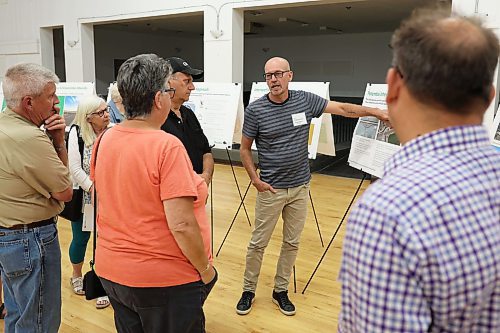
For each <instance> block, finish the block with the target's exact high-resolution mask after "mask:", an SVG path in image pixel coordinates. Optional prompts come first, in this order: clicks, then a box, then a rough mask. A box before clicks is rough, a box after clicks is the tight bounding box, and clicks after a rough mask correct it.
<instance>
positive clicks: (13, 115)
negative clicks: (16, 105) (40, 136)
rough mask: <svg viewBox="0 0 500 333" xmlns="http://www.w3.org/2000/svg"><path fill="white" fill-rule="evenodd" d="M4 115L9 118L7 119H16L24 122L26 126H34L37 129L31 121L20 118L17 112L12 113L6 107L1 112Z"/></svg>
mask: <svg viewBox="0 0 500 333" xmlns="http://www.w3.org/2000/svg"><path fill="white" fill-rule="evenodd" d="M3 113H4V114H5V115H7V116H9V117H12V118H16V119H19V120H21V121H23V122H25V123H26V124H29V125H31V126H35V127H38V126H36V125H35V124H33V123H32V122H31V121H29V120H28V119H26V118H24V117H23V116H21V115H20V114H19V113H17V112H14V111H12V110H11V109H9V108H8V107H6V108H5V110H4V112H3Z"/></svg>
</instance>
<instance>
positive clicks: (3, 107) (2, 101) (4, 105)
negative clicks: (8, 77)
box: [0, 82, 7, 112]
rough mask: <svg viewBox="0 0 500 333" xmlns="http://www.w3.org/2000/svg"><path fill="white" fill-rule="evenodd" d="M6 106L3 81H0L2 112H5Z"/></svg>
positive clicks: (0, 110)
mask: <svg viewBox="0 0 500 333" xmlns="http://www.w3.org/2000/svg"><path fill="white" fill-rule="evenodd" d="M6 106H7V105H6V104H5V99H4V98H3V89H2V82H0V112H3V110H4V109H5V107H6Z"/></svg>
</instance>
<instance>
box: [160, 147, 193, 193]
mask: <svg viewBox="0 0 500 333" xmlns="http://www.w3.org/2000/svg"><path fill="white" fill-rule="evenodd" d="M172 139H173V140H175V141H176V143H175V144H174V145H173V146H171V147H169V148H167V149H166V151H165V153H164V155H163V158H162V161H161V165H160V198H161V200H162V201H164V200H169V199H173V198H180V197H195V198H196V197H197V196H198V193H197V190H196V184H195V181H194V176H195V173H194V171H193V166H192V164H191V161H190V160H189V156H188V154H187V152H186V149H185V148H184V146H183V145H182V143H181V142H180V141H179V140H178V139H177V138H172Z"/></svg>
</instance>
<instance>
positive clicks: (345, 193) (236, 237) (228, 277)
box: [0, 164, 368, 333]
mask: <svg viewBox="0 0 500 333" xmlns="http://www.w3.org/2000/svg"><path fill="white" fill-rule="evenodd" d="M235 172H236V177H237V179H238V182H239V185H240V189H241V191H242V193H244V191H245V189H246V186H247V185H248V177H247V175H246V172H245V170H244V169H243V168H240V167H236V168H235ZM358 185H359V180H356V179H347V178H340V177H333V176H326V175H320V174H314V175H313V177H312V181H311V195H312V197H313V202H314V206H315V209H316V214H317V218H318V222H319V228H320V230H321V235H322V237H323V240H324V246H325V247H322V245H321V242H320V237H319V233H318V228H317V225H316V222H315V219H314V215H313V213H312V208H311V205H309V212H308V218H307V223H306V226H305V229H304V232H303V234H302V239H301V246H300V250H299V255H298V257H297V262H296V281H297V282H296V285H297V292H296V293H294V292H293V291H294V285H293V279H292V281H291V283H290V287H289V295H290V298H291V300H292V301H293V302H294V303H295V306H296V308H297V314H296V315H295V316H293V317H287V316H284V315H283V314H281V313H280V312H279V310H278V308H277V306H276V305H275V304H273V303H272V301H271V293H272V287H273V277H274V273H275V268H276V261H277V257H278V255H279V250H280V245H281V244H280V242H281V221H280V222H278V225H277V227H276V230H275V232H274V234H273V237H272V239H271V242H270V244H269V246H268V248H267V250H266V253H265V255H264V262H263V265H262V271H261V274H260V279H259V285H258V287H257V292H256V300H255V303H254V305H253V309H252V311H251V312H250V313H249V314H248V315H246V316H239V315H237V314H236V312H235V305H236V303H237V302H238V299H239V297H240V295H241V288H242V279H243V271H244V267H245V255H246V247H247V244H248V241H249V239H250V234H251V229H252V227H250V226H249V224H248V221H247V218H246V216H245V212H244V211H243V210H241V211H240V213H239V214H238V217H237V219H236V221H235V223H234V225H233V228H232V230H231V232H230V233H229V235H228V237H227V239H226V241H225V243H224V245H223V247H222V250H221V251H220V253H219V255H218V257H217V258H215V266H216V267H217V269H218V271H219V281H218V283H217V284H216V286H215V287H214V289H213V291H212V293H211V294H210V297H209V298H208V300H207V302H206V304H205V308H204V309H205V315H206V319H207V324H206V328H207V332H211V333H226V332H227V333H235V332H237V333H239V332H252V333H257V332H259V333H260V332H287V333H288V332H305V333H308V332H311V333H313V332H314V333H316V332H334V331H336V327H337V317H338V313H339V310H340V283H339V282H337V275H338V270H339V266H340V259H341V245H342V242H341V241H342V238H343V235H344V230H345V224H344V225H343V226H342V227H341V229H340V232H339V234H338V235H337V237H336V238H335V240H334V242H333V243H332V245H331V247H330V249H329V251H328V252H327V255H326V257H325V259H324V260H323V262H322V264H321V266H320V267H319V269H318V271H317V272H316V275H315V276H314V278H313V280H312V282H311V284H310V285H309V286H308V288H307V290H306V292H305V293H304V294H302V291H303V289H304V287H305V285H306V283H307V281H308V279H309V277H310V276H311V274H312V272H313V270H314V268H315V267H316V264H317V263H318V261H319V259H320V257H321V255H322V254H323V252H324V249H325V248H326V246H327V245H328V243H329V241H330V239H331V237H332V235H333V232H334V231H335V229H336V228H337V225H338V223H339V222H340V220H341V218H342V216H343V215H344V213H345V210H346V208H347V207H348V205H349V202H350V201H351V198H352V196H353V194H354V193H355V191H356V188H357V186H358ZM367 186H368V182H367V181H365V182H364V184H363V186H362V190H364V189H365V188H366V187H367ZM255 193H256V190H255V189H254V188H253V187H250V191H249V192H248V195H247V198H246V200H245V205H246V208H247V212H248V215H249V218H250V221H251V223H252V225H253V217H254V203H255ZM209 203H210V199H209ZM239 203H240V200H239V195H238V191H237V187H236V185H235V181H234V178H233V174H232V172H231V168H230V167H229V166H227V165H220V164H218V165H216V168H215V174H214V179H213V209H214V219H213V220H214V255H215V253H216V252H217V250H218V249H219V246H220V245H221V242H222V240H223V239H224V236H225V234H226V232H227V230H228V228H229V226H230V223H231V220H232V219H233V216H234V214H235V212H236V210H237V208H238V205H239ZM207 211H208V214H210V204H209V205H208V206H207ZM59 232H60V234H59V235H60V242H61V250H62V253H63V260H62V264H63V270H62V272H63V277H62V280H63V283H62V297H63V308H62V317H63V318H62V324H61V329H60V332H63V333H70V332H92V333H93V332H116V330H115V327H114V322H113V309H112V308H111V307H109V308H107V309H104V310H97V309H96V308H95V301H86V300H85V298H84V297H82V296H77V295H75V294H73V293H72V291H71V288H70V285H69V277H70V274H71V267H70V263H69V258H68V247H69V242H70V240H71V228H70V225H69V223H68V222H67V221H65V220H64V219H61V220H60V222H59ZM90 257H91V246H90V244H89V246H88V249H87V256H86V258H85V261H86V262H88V260H89V258H90ZM84 268H85V270H88V265H85V267H84ZM0 332H3V325H2V327H1V328H0Z"/></svg>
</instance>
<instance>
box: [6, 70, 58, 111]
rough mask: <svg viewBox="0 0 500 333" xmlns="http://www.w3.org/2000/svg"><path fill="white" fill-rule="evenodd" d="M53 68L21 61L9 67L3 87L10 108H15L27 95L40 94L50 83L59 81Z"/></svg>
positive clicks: (34, 95)
mask: <svg viewBox="0 0 500 333" xmlns="http://www.w3.org/2000/svg"><path fill="white" fill-rule="evenodd" d="M58 82H59V78H58V77H57V75H56V74H54V72H52V71H51V70H49V69H47V68H45V67H43V66H41V65H38V64H34V63H21V64H17V65H14V66H12V67H10V68H9V69H7V72H6V73H5V77H4V79H3V84H2V89H3V94H4V98H5V102H6V104H7V107H9V109H15V108H17V107H18V106H19V105H20V104H21V100H22V99H23V97H25V96H33V97H36V96H39V95H40V94H41V93H42V92H43V89H44V88H45V86H46V85H47V84H48V83H54V84H55V83H58Z"/></svg>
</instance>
